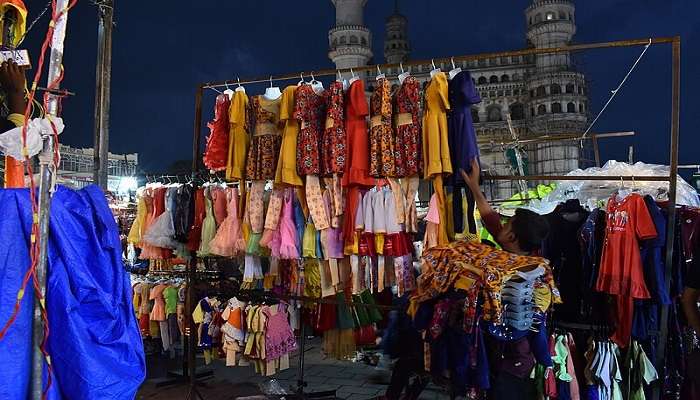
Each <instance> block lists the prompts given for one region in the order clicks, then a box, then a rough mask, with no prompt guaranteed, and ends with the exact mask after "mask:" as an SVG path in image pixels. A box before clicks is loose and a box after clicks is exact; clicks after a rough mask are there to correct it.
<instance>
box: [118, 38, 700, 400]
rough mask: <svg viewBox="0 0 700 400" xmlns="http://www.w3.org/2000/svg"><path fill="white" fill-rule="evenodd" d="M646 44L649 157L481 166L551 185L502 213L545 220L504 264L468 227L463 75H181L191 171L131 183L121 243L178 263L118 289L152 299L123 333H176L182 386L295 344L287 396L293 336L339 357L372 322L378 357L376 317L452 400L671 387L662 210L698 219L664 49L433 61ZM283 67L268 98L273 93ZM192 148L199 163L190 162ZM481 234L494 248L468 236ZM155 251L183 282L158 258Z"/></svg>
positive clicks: (673, 263)
mask: <svg viewBox="0 0 700 400" xmlns="http://www.w3.org/2000/svg"><path fill="white" fill-rule="evenodd" d="M658 44H672V46H673V60H674V84H673V89H674V97H673V118H672V121H673V125H672V130H671V160H670V167H666V168H664V167H660V166H647V165H639V164H635V165H627V166H624V165H622V164H618V165H614V164H612V165H611V164H609V165H606V167H605V168H601V169H597V170H588V171H583V172H574V173H572V174H570V175H563V176H522V175H516V176H490V177H484V179H505V180H522V181H526V180H535V181H557V184H556V185H554V186H555V187H554V188H552V187H550V188H549V189H548V190H547V191H542V192H540V191H539V190H538V191H537V193H536V194H537V199H531V198H529V196H528V198H527V200H526V201H524V202H522V204H520V207H519V208H520V209H522V210H529V213H530V214H526V213H525V212H524V211H519V210H516V211H515V212H514V213H515V217H514V218H513V219H517V218H518V217H519V215H529V216H530V217H531V218H532V221H535V222H537V223H539V221H541V220H542V219H543V218H544V220H546V225H547V227H548V231H549V236H546V239H545V240H544V241H543V242H539V241H538V243H530V244H529V245H528V246H527V248H526V249H525V250H527V251H526V252H523V253H522V254H516V253H513V252H512V251H510V249H509V248H508V246H505V245H503V243H506V242H504V239H503V238H502V237H501V228H499V227H500V226H501V223H500V221H495V222H494V221H493V218H492V216H491V217H489V218H487V217H486V216H485V215H483V214H482V215H481V217H482V221H476V220H475V219H474V218H473V216H474V212H473V210H474V205H473V204H470V203H473V202H474V201H475V198H474V195H475V193H473V190H467V188H465V187H464V181H466V180H467V178H464V181H463V180H462V177H461V176H460V174H459V172H460V169H462V170H465V173H466V175H469V174H470V173H471V172H470V170H472V168H475V170H476V171H477V178H478V164H472V160H473V159H474V158H475V157H476V156H477V155H478V147H477V144H476V140H475V137H474V132H473V128H472V127H471V118H467V116H469V115H470V113H469V111H468V106H469V105H470V104H473V103H474V102H478V101H479V99H478V94H475V92H474V89H473V81H472V80H471V79H470V77H469V73H468V71H462V70H461V69H458V68H454V69H453V70H452V71H449V73H444V72H442V71H440V70H439V69H437V68H436V69H435V70H434V71H432V72H431V74H430V76H431V79H430V82H429V83H428V85H427V86H426V87H425V89H421V88H420V85H418V84H417V82H416V80H415V79H414V78H412V77H411V76H410V73H404V74H401V76H399V83H400V85H399V87H398V89H396V90H393V91H392V90H391V88H390V85H389V82H388V80H387V79H386V78H385V77H384V76H382V75H381V74H379V75H378V76H377V83H376V89H375V90H374V91H373V92H372V94H371V96H369V102H368V100H367V97H366V93H365V89H364V84H365V82H364V80H363V79H360V77H359V76H358V75H357V74H360V73H363V72H366V71H368V70H374V69H375V68H376V69H378V70H379V71H381V70H382V69H386V68H389V67H391V68H396V67H401V68H403V67H404V66H408V65H410V64H411V63H404V64H402V65H383V66H367V67H362V68H357V69H354V70H347V71H345V70H342V71H337V70H323V71H314V72H313V73H294V74H289V75H285V76H281V77H274V78H273V77H270V78H261V79H252V80H245V81H240V80H236V81H226V82H218V83H206V84H202V85H201V86H200V87H199V88H198V90H197V98H196V107H197V108H196V114H195V115H196V118H195V135H194V140H193V142H194V143H193V157H194V161H193V174H192V176H191V177H190V178H189V179H188V180H187V181H186V182H183V183H179V184H171V185H163V184H159V185H147V186H146V187H145V188H144V189H143V190H142V192H141V193H140V201H139V210H140V212H139V217H137V221H136V223H135V224H134V226H133V228H132V234H130V242H131V243H132V244H133V245H134V246H135V247H138V248H140V256H138V257H140V258H141V259H148V260H150V262H151V266H150V268H149V273H150V274H152V275H154V274H159V273H160V274H166V275H167V274H173V275H177V274H183V275H184V278H185V283H186V285H184V286H179V287H178V285H177V281H167V280H166V281H160V282H159V281H158V280H157V278H154V277H153V276H151V277H150V279H151V280H150V281H149V280H148V278H147V279H146V280H145V281H141V282H139V283H138V284H139V285H144V283H146V284H147V285H146V289H143V286H139V289H140V290H139V292H140V293H141V294H140V296H141V298H140V300H136V299H135V301H140V302H141V303H140V304H143V302H144V300H145V299H146V298H148V299H149V300H154V306H156V307H157V308H158V311H157V312H155V310H156V309H155V308H154V309H149V308H146V309H139V310H137V311H136V313H137V314H138V315H139V319H140V320H141V321H142V326H141V327H142V332H143V331H144V329H146V328H148V329H150V328H151V327H153V326H154V325H153V324H152V322H151V321H158V322H159V329H160V330H163V331H165V330H168V332H169V333H168V334H166V335H162V334H161V338H162V340H163V348H166V347H168V346H170V345H172V344H173V343H174V342H173V337H175V336H176V335H178V334H179V335H181V336H182V337H184V338H185V341H184V343H185V344H186V345H185V349H186V354H187V356H186V357H185V361H186V369H187V373H186V374H183V375H185V376H187V379H188V381H189V382H190V384H191V386H190V388H191V393H196V386H195V382H196V379H195V378H194V377H195V376H196V371H195V363H194V360H195V358H194V355H195V352H198V351H201V352H202V353H203V354H204V357H205V360H206V362H207V363H209V362H212V361H211V360H212V359H214V358H217V357H216V356H215V355H214V353H217V352H218V353H220V354H219V356H220V358H221V359H222V360H225V361H224V362H225V363H226V365H230V366H231V367H233V368H241V367H243V368H255V370H256V371H258V372H259V373H261V374H264V375H267V376H274V375H275V373H277V372H278V371H280V370H284V369H286V368H287V367H288V366H289V362H288V355H289V353H290V352H291V351H294V350H296V349H298V348H299V347H302V351H301V356H300V365H299V373H300V376H299V385H298V388H297V394H299V395H304V379H303V371H304V366H303V362H304V361H303V360H304V351H303V346H304V344H303V340H304V338H305V337H306V335H305V329H311V330H313V331H314V332H315V333H317V334H320V335H323V337H324V345H323V351H324V352H325V353H326V354H327V355H329V356H332V357H337V358H341V359H349V358H350V357H351V355H352V354H353V353H354V350H355V349H357V348H359V347H362V346H363V345H366V344H369V343H371V342H372V341H373V340H374V339H375V338H376V333H375V332H376V330H377V328H378V326H379V325H382V324H384V325H385V326H386V329H385V330H384V338H383V346H384V348H385V350H386V351H387V353H389V354H392V351H393V352H395V350H396V347H395V346H394V347H392V343H394V342H393V341H392V339H394V340H395V339H396V337H397V333H396V331H395V329H397V327H400V326H405V325H406V324H407V325H410V326H412V329H413V331H416V332H420V333H421V334H422V337H419V338H418V341H419V343H420V344H419V345H418V349H419V353H420V355H417V354H411V355H410V356H411V357H415V358H412V360H415V359H418V358H419V359H420V360H422V361H421V367H420V368H418V369H421V370H422V371H423V372H429V375H430V376H432V378H433V380H434V381H441V380H442V381H446V382H447V383H446V386H447V387H448V388H450V392H451V393H452V394H454V395H470V396H472V395H477V394H478V393H480V392H483V391H488V390H491V391H494V390H502V391H503V390H515V389H514V388H518V387H519V386H518V384H516V383H519V382H522V381H523V380H528V379H531V380H532V381H533V382H535V383H536V385H535V386H536V387H538V388H539V389H538V390H539V393H540V394H541V395H545V394H546V395H548V396H554V395H555V393H558V395H559V396H560V398H562V397H561V396H564V398H566V396H570V397H571V398H574V397H576V396H574V395H573V393H577V395H578V394H579V393H580V394H581V396H583V393H584V392H585V393H593V392H595V393H597V394H600V393H603V394H604V395H611V393H615V395H616V394H617V393H618V392H622V391H625V392H626V393H628V395H629V394H630V393H634V395H636V396H644V393H645V392H648V393H649V394H650V395H651V391H652V390H653V391H654V393H653V396H655V397H654V398H659V397H658V396H660V393H661V391H662V388H663V390H664V391H668V390H669V387H676V386H678V387H680V384H681V382H680V379H682V376H677V375H674V376H673V377H671V378H667V379H666V381H665V382H664V383H663V385H661V384H659V379H658V377H660V376H665V375H664V371H671V370H674V371H678V368H677V366H676V365H675V364H673V363H674V362H676V361H677V360H678V359H680V358H682V356H683V355H682V346H681V343H680V342H679V341H678V337H680V334H681V332H679V331H677V330H672V331H671V332H672V334H670V335H669V329H676V328H675V327H677V326H679V325H678V324H677V323H676V322H677V321H678V319H679V318H681V316H680V315H679V313H678V304H677V298H678V294H679V291H680V290H681V289H682V286H681V285H682V283H681V281H680V279H682V276H683V275H684V273H685V268H686V267H685V263H684V261H683V260H686V259H688V258H690V257H692V252H693V251H694V248H693V247H692V245H691V243H683V242H681V241H680V239H679V238H680V234H681V233H685V232H693V230H694V229H695V225H694V224H684V223H682V222H681V221H682V219H681V218H679V216H680V215H682V216H683V220H693V221H694V220H696V218H697V217H698V215H700V214H699V213H698V209H697V208H695V207H697V206H698V205H699V204H698V198H697V194H696V193H695V192H694V191H692V189H691V188H689V186H687V185H686V184H684V183H683V184H681V185H679V183H678V182H679V181H678V177H677V149H678V122H677V121H678V108H679V105H678V101H679V100H678V99H679V97H678V93H679V85H678V70H679V64H678V57H679V39H678V38H660V39H651V40H647V39H644V40H631V41H620V42H608V43H597V44H582V45H573V46H567V47H562V48H556V49H526V50H519V51H513V52H504V53H489V54H481V55H474V56H461V57H452V58H450V60H479V59H483V58H488V57H499V56H511V55H527V54H541V53H551V52H571V51H579V50H587V49H600V48H608V47H622V46H649V45H658ZM439 61H442V62H444V61H446V60H439ZM421 63H423V64H424V63H425V62H416V64H421ZM343 74H345V75H346V76H351V79H349V80H348V81H345V80H344V79H343ZM329 75H333V76H337V77H338V79H336V80H334V81H332V82H330V83H327V84H328V88H327V89H326V88H325V87H324V84H323V83H321V82H320V81H318V80H317V79H316V77H321V76H329ZM304 76H307V77H311V79H310V80H309V81H307V80H305V79H304ZM298 78H301V81H299V82H298V83H297V84H292V85H290V86H288V87H286V88H284V89H283V90H282V89H280V88H278V87H276V86H275V85H274V82H276V81H283V80H293V81H296V80H297V79H298ZM261 82H266V83H267V82H269V87H268V88H267V89H266V90H265V92H264V94H261V95H254V96H249V95H248V94H247V93H246V89H245V86H246V85H249V84H255V83H261ZM219 88H221V89H224V88H225V89H226V90H224V91H220V90H219ZM209 89H212V91H215V92H217V96H216V101H215V107H214V110H213V119H212V120H211V122H209V123H208V125H207V126H208V128H209V135H208V137H207V140H206V146H205V149H204V152H203V156H202V148H201V146H200V138H201V123H202V111H203V110H202V108H201V104H202V97H203V95H204V93H205V90H209ZM234 89H235V90H234ZM207 93H209V92H207ZM420 99H423V100H422V102H421V101H420ZM464 110H467V111H466V112H465V111H464ZM580 139H581V140H583V139H585V138H580ZM457 140H459V142H457ZM200 159H202V160H203V163H204V166H205V169H206V171H207V172H204V173H202V172H200V171H199V165H200V164H199V160H200ZM475 165H476V167H474V166H475ZM421 180H425V181H427V182H428V183H429V187H430V192H429V196H428V197H427V198H419V196H418V187H419V182H420V181H421ZM591 182H595V183H596V184H591ZM598 183H599V184H598ZM587 185H588V186H587ZM552 189H553V190H552ZM470 194H471V195H472V196H469V195H470ZM476 197H477V198H478V196H476ZM522 198H523V197H522V196H521V199H522ZM677 199H678V200H680V201H678V202H677ZM519 201H522V200H519ZM477 202H478V201H477ZM420 204H427V205H428V208H427V215H424V213H419V212H418V207H417V205H420ZM679 206H680V208H679ZM533 215H536V216H542V215H543V216H544V217H543V218H540V217H534V216H533ZM522 218H524V217H522ZM511 222H512V221H511ZM505 226H507V227H510V226H511V225H508V224H506V225H505ZM481 227H485V228H487V230H488V231H490V233H492V234H493V236H492V237H491V239H492V241H493V242H495V243H494V244H496V245H498V244H501V246H500V247H501V248H499V246H496V247H493V246H489V245H488V244H486V242H487V241H488V240H487V239H486V238H485V236H484V235H481V234H480V228H481ZM602 243H604V244H603V245H601V244H602ZM520 245H521V246H522V245H523V243H520ZM640 246H642V247H643V251H642V252H640V251H639V250H638V249H639V247H640ZM524 247H525V246H524ZM524 247H523V248H524ZM523 248H520V249H521V250H522V249H523ZM536 249H541V250H540V253H538V254H531V253H533V252H531V251H530V250H533V251H534V250H536ZM506 250H508V251H506ZM188 252H189V253H190V254H191V255H192V256H191V257H189V258H188V257H187V255H188ZM134 254H135V253H134ZM664 254H665V257H664V256H663V255H664ZM173 257H180V258H182V260H180V261H179V262H175V264H179V265H185V264H186V265H187V270H186V272H185V271H184V269H174V268H173V266H172V264H173V262H172V259H173ZM154 260H155V262H154ZM414 262H415V263H416V264H419V265H420V267H419V268H414ZM213 265H215V266H216V268H214V270H210V267H211V266H213ZM211 273H214V274H213V276H211V277H210V278H208V275H207V274H211ZM222 274H223V276H224V277H222ZM227 274H231V276H229V277H225V276H226V275H227ZM154 279H155V280H154ZM148 285H154V286H153V287H151V286H148ZM197 285H199V287H198V288H195V286H197ZM175 288H178V294H179V298H178V299H179V304H178V302H176V301H175V295H174V289H175ZM171 289H173V290H171ZM166 290H169V292H168V293H169V294H168V295H164V294H163V293H164V292H165V291H166ZM383 296H387V298H388V299H389V300H388V301H387V300H385V299H384V298H383ZM169 300H170V302H171V303H173V302H174V303H173V304H175V308H174V310H175V312H174V313H169V312H165V313H162V312H161V311H162V310H160V308H163V307H164V308H165V309H170V310H173V307H172V305H171V306H168V302H169ZM392 303H393V304H394V305H393V307H390V308H394V309H398V310H399V312H398V313H395V314H394V315H393V317H392V319H391V320H390V321H387V320H386V316H385V315H383V314H382V312H380V309H382V308H383V307H380V305H381V304H392ZM154 314H155V315H154ZM171 315H175V321H176V322H179V323H181V325H179V326H178V327H177V328H175V326H176V324H171V323H169V321H170V319H171ZM407 318H408V319H407ZM669 319H671V320H672V321H673V323H670V322H669ZM409 331H410V330H409ZM295 332H298V333H299V334H298V337H299V338H300V343H297V341H296V339H295ZM399 336H401V335H399ZM263 338H264V340H263ZM262 342H265V343H264V344H263V343H262ZM413 343H414V344H415V343H418V342H413ZM399 347H401V346H399ZM404 347H405V346H404ZM423 348H424V351H423ZM412 349H413V350H416V348H415V346H414V348H412ZM402 350H406V349H405V348H404V349H402ZM513 352H515V353H516V354H520V357H521V358H516V359H513V358H512V355H513ZM395 353H401V352H400V351H399V352H395ZM396 355H398V357H399V360H402V358H401V357H402V356H404V360H405V359H406V358H405V357H406V355H405V354H396ZM499 355H500V358H499ZM504 360H505V361H504ZM509 363H510V364H509ZM397 365H398V364H397ZM395 368H398V367H395ZM410 368H413V369H416V368H415V365H413V366H411V367H410ZM394 372H395V373H396V369H395V371H394ZM409 372H410V371H409ZM509 379H511V380H509ZM669 379H670V381H669ZM674 379H676V380H674ZM655 382H656V383H655ZM674 385H675V386H674ZM533 387H534V386H533ZM401 389H403V387H399V392H400V391H401ZM533 390H534V389H533ZM671 390H673V389H671Z"/></svg>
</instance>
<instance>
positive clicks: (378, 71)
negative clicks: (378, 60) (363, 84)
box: [377, 64, 386, 81]
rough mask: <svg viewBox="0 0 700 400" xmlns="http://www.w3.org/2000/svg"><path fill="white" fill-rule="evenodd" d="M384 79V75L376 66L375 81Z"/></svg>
mask: <svg viewBox="0 0 700 400" xmlns="http://www.w3.org/2000/svg"><path fill="white" fill-rule="evenodd" d="M384 78H386V75H384V74H382V70H381V69H379V64H377V80H378V81H379V80H380V79H384Z"/></svg>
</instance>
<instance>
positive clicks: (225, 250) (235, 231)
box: [209, 188, 245, 257]
mask: <svg viewBox="0 0 700 400" xmlns="http://www.w3.org/2000/svg"><path fill="white" fill-rule="evenodd" d="M226 194H227V195H228V196H226V197H228V207H227V208H228V214H227V215H226V218H225V219H224V220H223V222H222V223H221V225H220V226H219V229H218V230H217V231H216V236H214V239H213V240H212V241H211V242H210V243H209V251H210V252H211V253H212V254H216V255H219V256H223V257H233V256H235V255H236V254H238V251H239V250H240V248H244V247H245V243H242V242H243V234H242V232H241V222H240V221H239V220H238V189H237V188H231V189H228V190H227V193H226ZM239 242H240V243H239Z"/></svg>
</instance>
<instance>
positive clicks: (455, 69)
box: [449, 57, 462, 80]
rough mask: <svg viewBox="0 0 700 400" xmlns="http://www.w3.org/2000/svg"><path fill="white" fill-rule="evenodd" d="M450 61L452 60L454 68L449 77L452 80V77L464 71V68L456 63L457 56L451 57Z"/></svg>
mask: <svg viewBox="0 0 700 400" xmlns="http://www.w3.org/2000/svg"><path fill="white" fill-rule="evenodd" d="M450 61H451V62H452V70H451V71H450V73H449V78H450V80H452V78H454V77H455V76H457V74H459V73H460V72H462V68H459V67H457V66H456V65H455V58H454V57H450Z"/></svg>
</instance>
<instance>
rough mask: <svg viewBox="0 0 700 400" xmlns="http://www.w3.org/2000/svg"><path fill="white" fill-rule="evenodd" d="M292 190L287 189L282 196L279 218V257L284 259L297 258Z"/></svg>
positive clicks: (297, 240) (297, 247) (297, 244)
mask: <svg viewBox="0 0 700 400" xmlns="http://www.w3.org/2000/svg"><path fill="white" fill-rule="evenodd" d="M292 196H294V192H293V191H291V190H288V191H287V192H286V193H285V196H284V206H283V207H282V218H281V219H280V228H279V232H280V258H282V259H285V260H297V259H299V247H301V246H300V238H299V235H298V233H297V229H296V225H294V210H293V209H292Z"/></svg>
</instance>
